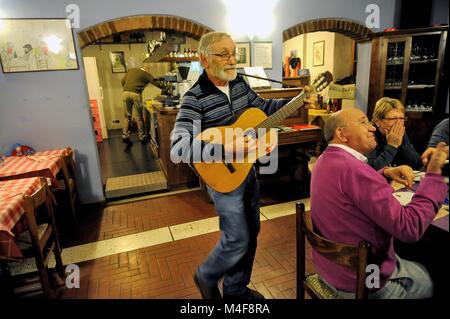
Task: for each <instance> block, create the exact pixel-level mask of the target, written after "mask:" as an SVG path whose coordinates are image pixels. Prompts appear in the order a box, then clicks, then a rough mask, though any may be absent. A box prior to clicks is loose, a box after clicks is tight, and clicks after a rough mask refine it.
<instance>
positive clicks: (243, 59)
mask: <svg viewBox="0 0 450 319" xmlns="http://www.w3.org/2000/svg"><path fill="white" fill-rule="evenodd" d="M236 51H237V53H238V55H237V56H236V67H237V68H238V69H242V68H244V67H248V66H250V42H237V43H236Z"/></svg>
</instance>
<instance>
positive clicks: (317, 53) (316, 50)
mask: <svg viewBox="0 0 450 319" xmlns="http://www.w3.org/2000/svg"><path fill="white" fill-rule="evenodd" d="M324 56H325V41H318V42H314V43H313V66H321V65H324Z"/></svg>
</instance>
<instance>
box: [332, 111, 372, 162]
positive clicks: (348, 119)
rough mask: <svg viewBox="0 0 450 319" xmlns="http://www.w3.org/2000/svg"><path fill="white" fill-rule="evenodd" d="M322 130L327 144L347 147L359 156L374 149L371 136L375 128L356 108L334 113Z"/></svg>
mask: <svg viewBox="0 0 450 319" xmlns="http://www.w3.org/2000/svg"><path fill="white" fill-rule="evenodd" d="M323 130H324V137H325V140H326V141H327V142H328V143H334V144H343V145H347V146H349V147H351V148H353V149H354V150H356V151H358V152H360V153H361V154H366V153H368V152H370V151H371V150H373V149H375V147H376V140H375V137H374V134H373V132H374V131H375V127H374V126H373V125H372V124H371V123H370V122H369V121H368V119H367V116H366V115H365V114H364V113H363V112H362V111H361V110H359V109H357V108H349V109H345V110H341V111H339V112H336V113H334V114H333V115H331V116H330V118H329V119H328V120H327V121H326V122H325V126H324V129H323Z"/></svg>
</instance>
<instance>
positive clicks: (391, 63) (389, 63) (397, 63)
mask: <svg viewBox="0 0 450 319" xmlns="http://www.w3.org/2000/svg"><path fill="white" fill-rule="evenodd" d="M403 64H404V62H403V61H402V62H388V63H386V65H403Z"/></svg>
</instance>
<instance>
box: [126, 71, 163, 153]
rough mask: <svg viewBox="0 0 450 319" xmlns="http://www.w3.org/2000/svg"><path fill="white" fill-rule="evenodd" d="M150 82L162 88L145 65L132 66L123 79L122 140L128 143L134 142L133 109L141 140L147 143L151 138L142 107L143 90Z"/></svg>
mask: <svg viewBox="0 0 450 319" xmlns="http://www.w3.org/2000/svg"><path fill="white" fill-rule="evenodd" d="M149 83H150V84H152V85H154V86H156V87H158V88H162V85H161V83H160V82H159V81H158V80H156V79H155V78H154V77H153V76H152V75H151V73H150V68H149V67H148V66H144V67H143V68H132V69H130V70H129V71H128V72H127V74H126V75H125V76H124V77H123V79H122V87H123V92H122V101H123V109H124V124H123V131H122V141H123V142H124V143H125V144H127V145H131V144H133V142H131V140H130V131H131V130H130V122H131V117H132V114H133V110H134V112H135V116H136V122H137V127H138V132H139V140H140V141H141V143H146V142H148V140H149V138H148V135H147V132H146V129H145V126H144V120H143V109H142V108H143V105H142V91H144V88H145V87H146V86H147V84H149Z"/></svg>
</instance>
